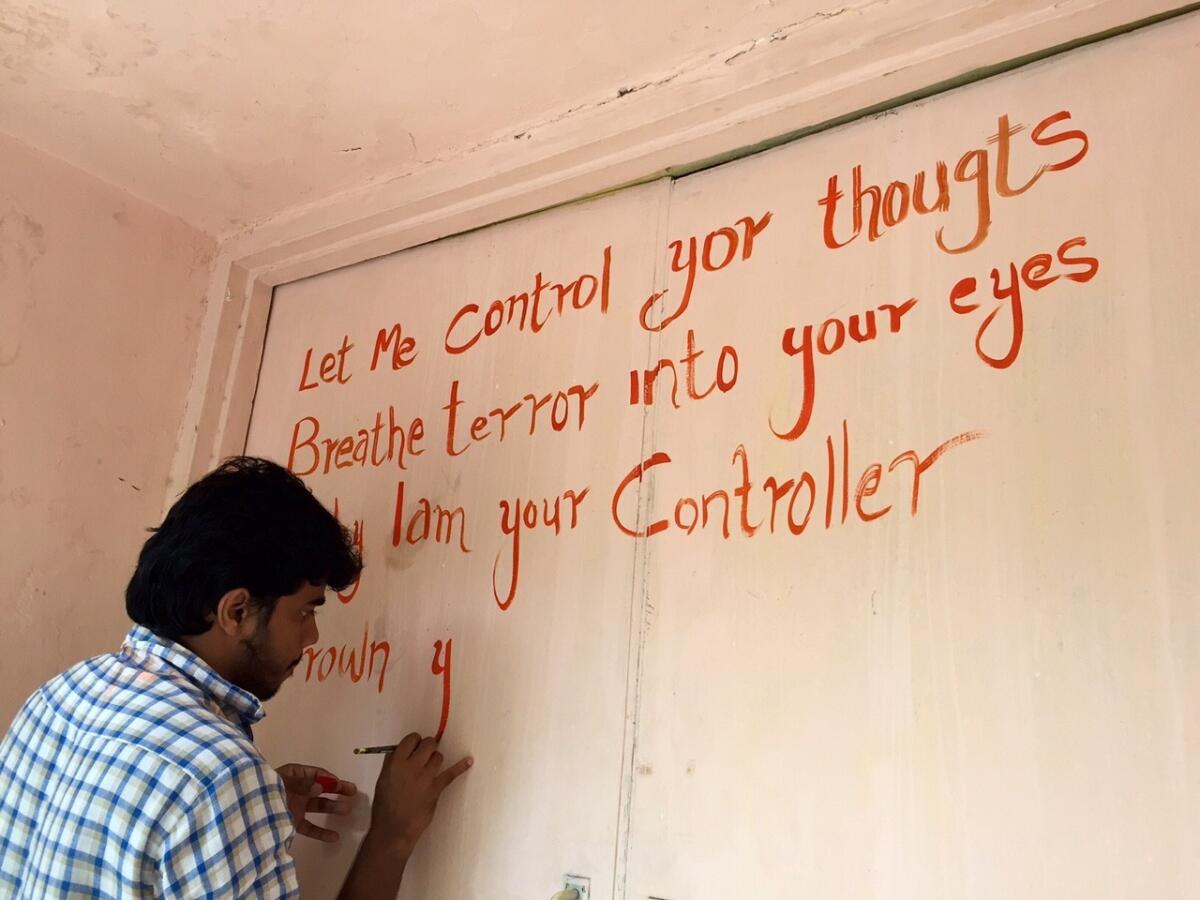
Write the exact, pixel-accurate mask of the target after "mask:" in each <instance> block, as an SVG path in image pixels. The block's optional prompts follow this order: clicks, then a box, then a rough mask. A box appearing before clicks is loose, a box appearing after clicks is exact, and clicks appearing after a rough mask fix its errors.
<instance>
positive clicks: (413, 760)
mask: <svg viewBox="0 0 1200 900" xmlns="http://www.w3.org/2000/svg"><path fill="white" fill-rule="evenodd" d="M444 761H445V759H444V757H443V756H442V754H441V753H439V752H438V750H437V741H435V740H434V739H433V738H429V737H427V738H424V739H422V737H421V736H420V735H419V734H416V733H415V732H414V733H413V734H410V735H408V737H406V738H405V739H404V740H402V741H401V742H400V743H399V745H398V746H397V747H396V749H395V750H394V751H393V752H391V753H389V754H388V756H387V759H386V760H385V761H384V763H383V769H382V771H380V773H379V780H378V781H377V782H376V783H375V800H374V803H373V804H372V806H371V831H372V832H373V836H374V837H375V838H377V839H382V840H384V841H386V842H388V843H391V844H392V845H393V846H395V847H396V848H397V850H398V851H399V852H400V853H402V854H403V855H405V856H406V857H407V856H408V855H410V854H411V853H412V850H413V847H414V846H415V845H416V843H417V839H418V838H420V837H421V835H422V834H423V833H424V831H425V829H426V828H428V827H429V823H430V822H432V821H433V814H434V812H436V811H437V804H438V800H439V798H440V797H441V796H442V791H444V790H445V789H446V788H447V787H449V786H450V783H451V782H453V781H454V780H455V779H456V778H458V776H459V775H461V774H462V773H463V772H465V771H467V769H469V768H470V767H471V764H472V762H473V760H472V759H471V758H470V757H469V756H468V757H464V758H463V759H460V760H459V761H458V762H457V763H455V764H454V765H453V766H451V767H450V768H448V769H445V770H443V769H442V763H443V762H444Z"/></svg>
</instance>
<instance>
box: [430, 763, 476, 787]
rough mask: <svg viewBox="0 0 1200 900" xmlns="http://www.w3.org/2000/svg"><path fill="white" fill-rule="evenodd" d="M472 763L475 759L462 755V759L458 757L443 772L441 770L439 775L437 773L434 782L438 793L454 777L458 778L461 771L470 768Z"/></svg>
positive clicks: (448, 784) (447, 785)
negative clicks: (457, 759)
mask: <svg viewBox="0 0 1200 900" xmlns="http://www.w3.org/2000/svg"><path fill="white" fill-rule="evenodd" d="M473 765H475V760H473V759H472V758H471V757H469V756H464V757H463V758H462V759H460V760H459V761H458V762H456V763H455V764H454V765H452V766H451V767H450V768H448V769H447V770H446V771H445V772H443V773H442V774H441V775H439V776H438V777H437V779H436V781H435V784H436V785H437V789H438V793H439V794H440V793H441V792H442V791H444V790H445V789H446V788H448V787H449V786H450V785H451V783H452V782H453V781H454V779H456V778H458V776H459V775H461V774H462V773H463V772H465V771H467V769H469V768H471V766H473Z"/></svg>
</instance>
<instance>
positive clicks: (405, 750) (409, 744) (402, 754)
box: [392, 731, 421, 759]
mask: <svg viewBox="0 0 1200 900" xmlns="http://www.w3.org/2000/svg"><path fill="white" fill-rule="evenodd" d="M420 744H421V736H420V735H419V734H417V733H416V732H415V731H414V732H413V733H412V734H407V735H405V736H404V740H402V741H401V742H400V743H399V744H397V745H396V749H395V751H394V752H393V754H392V755H393V756H398V757H399V758H400V759H408V758H409V757H410V756H412V755H413V751H414V750H416V749H417V747H418V746H420Z"/></svg>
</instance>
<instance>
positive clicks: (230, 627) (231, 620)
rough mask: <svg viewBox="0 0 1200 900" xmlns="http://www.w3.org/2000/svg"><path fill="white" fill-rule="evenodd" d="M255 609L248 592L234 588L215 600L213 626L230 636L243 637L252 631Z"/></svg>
mask: <svg viewBox="0 0 1200 900" xmlns="http://www.w3.org/2000/svg"><path fill="white" fill-rule="evenodd" d="M257 611H258V609H257V607H256V606H255V604H254V600H253V598H251V596H250V592H249V591H248V590H246V589H245V588H234V589H233V590H232V591H228V592H227V593H226V594H225V595H224V596H222V597H221V599H220V600H218V601H217V608H216V610H215V617H214V620H213V627H214V628H216V629H217V630H218V631H220V632H222V633H224V634H227V635H229V636H230V637H235V638H242V637H245V636H246V635H248V634H250V633H251V632H253V631H254V627H255V622H254V620H255V613H257Z"/></svg>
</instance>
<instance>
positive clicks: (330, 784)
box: [313, 775, 338, 794]
mask: <svg viewBox="0 0 1200 900" xmlns="http://www.w3.org/2000/svg"><path fill="white" fill-rule="evenodd" d="M313 781H315V782H316V783H317V784H319V785H320V786H321V793H323V794H332V793H334V792H335V791H337V786H338V780H337V779H336V778H334V777H333V776H332V775H317V776H316V777H315V778H313Z"/></svg>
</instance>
